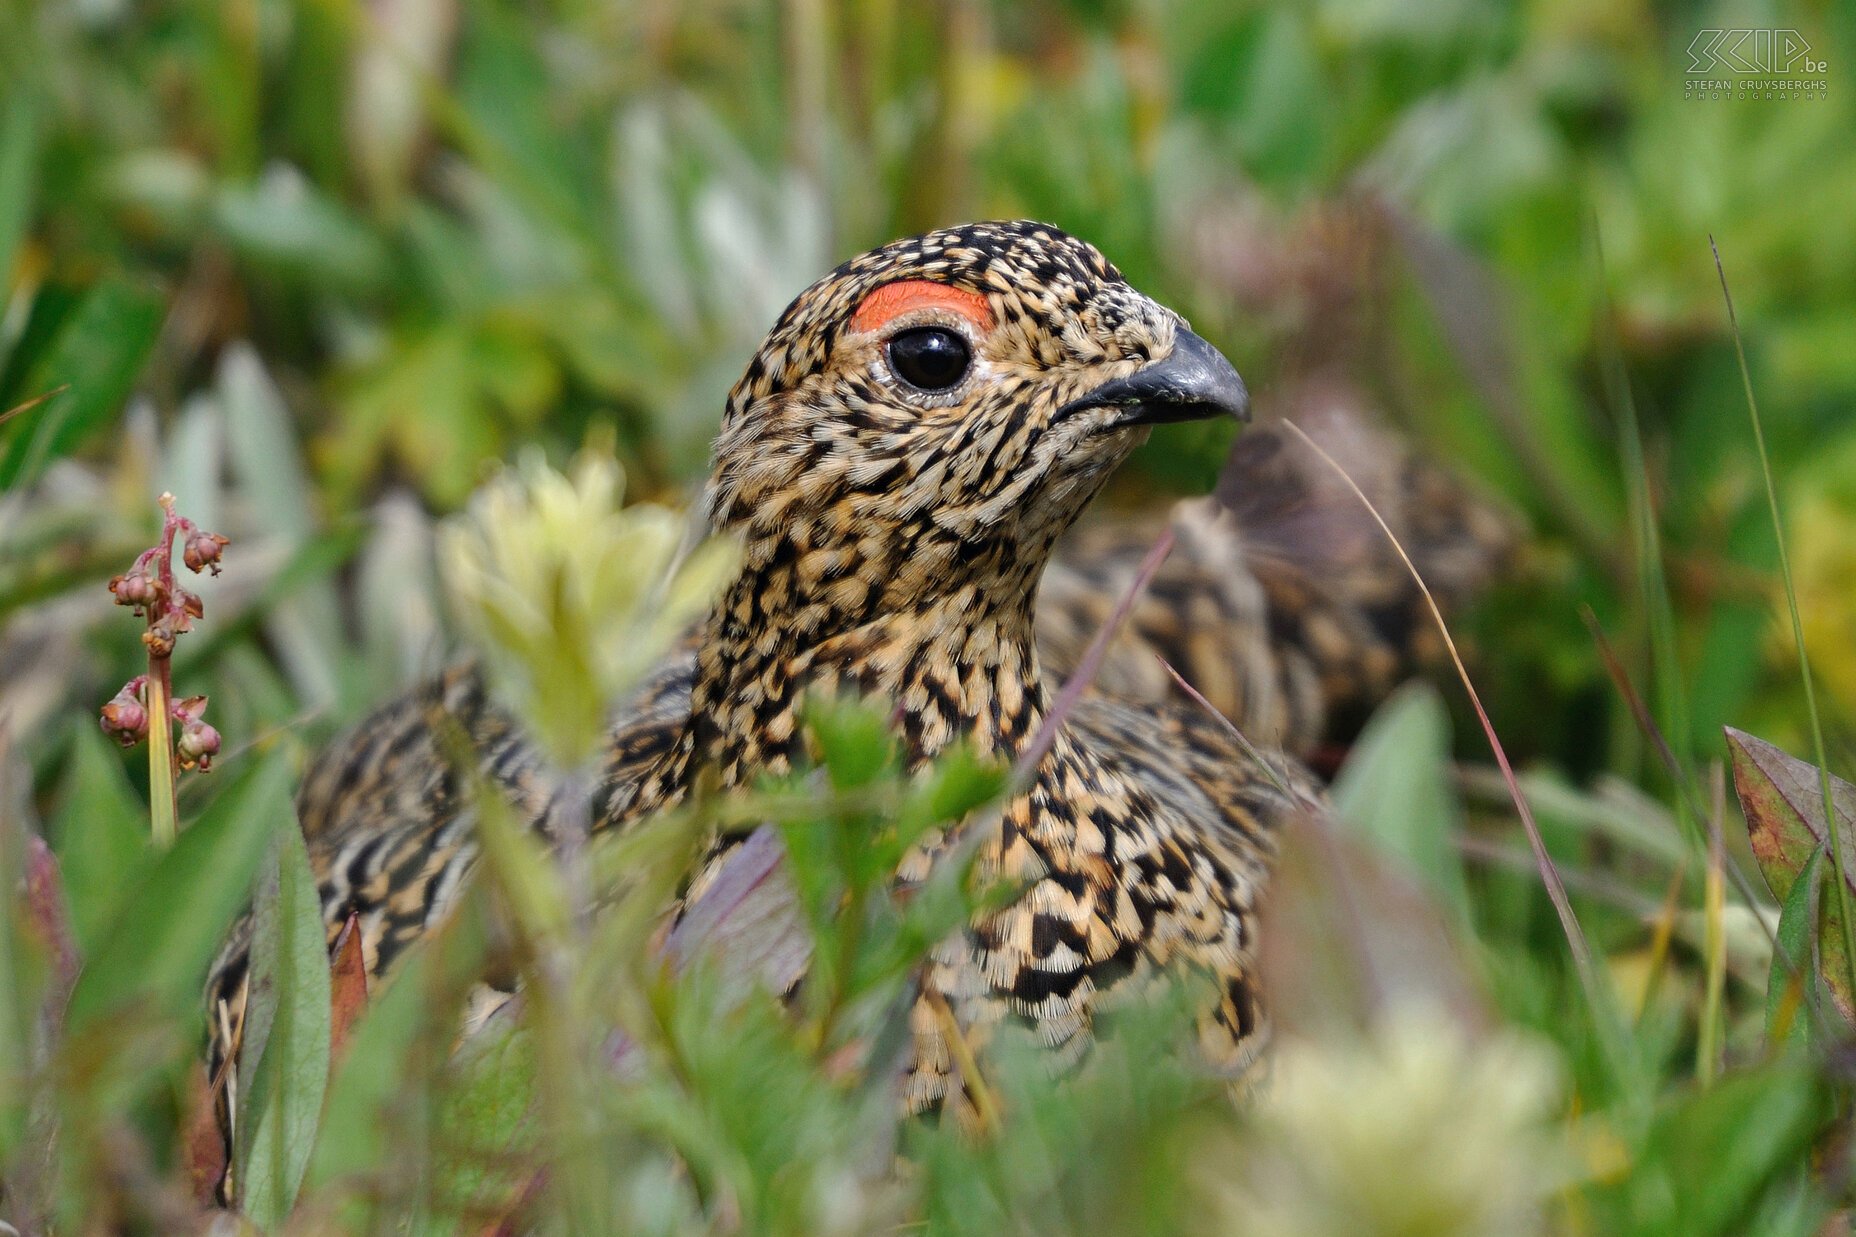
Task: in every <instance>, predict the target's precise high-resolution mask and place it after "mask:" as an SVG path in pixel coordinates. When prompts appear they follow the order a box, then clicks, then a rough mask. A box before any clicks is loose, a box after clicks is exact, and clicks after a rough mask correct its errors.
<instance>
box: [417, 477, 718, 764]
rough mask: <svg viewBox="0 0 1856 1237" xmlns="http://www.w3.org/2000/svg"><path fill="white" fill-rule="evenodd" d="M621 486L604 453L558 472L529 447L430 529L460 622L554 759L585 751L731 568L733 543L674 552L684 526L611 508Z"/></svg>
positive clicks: (667, 516)
mask: <svg viewBox="0 0 1856 1237" xmlns="http://www.w3.org/2000/svg"><path fill="white" fill-rule="evenodd" d="M624 488H625V475H624V472H623V471H622V470H621V469H620V467H619V464H618V461H617V460H616V459H614V458H613V457H612V456H611V455H609V454H603V453H595V452H592V451H587V452H583V453H582V454H581V455H580V456H579V457H577V458H576V459H575V460H574V462H573V464H572V466H571V471H570V472H569V473H567V474H565V475H563V474H562V473H559V472H557V471H555V470H554V469H553V468H551V467H550V466H549V465H548V463H547V461H546V460H545V459H544V458H543V457H542V456H541V454H540V453H539V452H534V451H532V452H528V453H526V454H524V455H523V456H522V458H521V459H520V461H519V462H518V464H517V466H516V467H514V468H510V469H505V470H504V471H503V473H502V474H501V475H500V476H498V477H496V478H495V479H494V480H492V481H491V482H490V483H489V484H487V485H485V486H484V487H483V488H482V489H481V490H479V491H478V493H477V494H476V496H475V497H474V498H473V499H472V500H471V504H470V509H469V510H468V511H467V512H465V513H464V514H463V515H461V516H458V517H456V518H454V519H452V520H450V521H448V522H447V524H446V526H445V527H444V529H443V530H442V532H441V534H440V538H441V539H440V543H439V555H440V564H441V567H442V570H443V574H444V579H445V586H446V591H447V593H448V594H449V596H450V598H451V602H452V606H453V609H454V610H455V611H456V613H457V616H458V618H459V621H460V622H461V624H462V625H463V627H464V629H465V631H466V632H467V633H468V634H469V635H470V636H471V638H472V639H473V640H475V641H476V642H477V644H478V645H479V646H480V647H481V649H482V651H483V652H484V653H485V654H486V655H487V656H488V658H489V659H490V662H491V664H492V665H493V666H494V667H495V668H496V669H497V670H498V671H499V672H500V673H501V675H502V677H503V678H504V679H505V680H506V682H507V686H508V687H509V688H510V689H511V690H512V691H513V692H514V693H515V694H516V696H517V697H518V700H519V702H520V703H521V705H522V707H523V712H524V713H525V714H526V715H527V717H528V720H529V721H530V723H531V724H532V725H533V726H534V728H535V731H536V733H537V734H538V735H539V736H540V737H541V739H542V741H543V743H545V744H546V745H547V747H548V749H549V750H550V751H551V752H552V753H553V754H554V755H555V757H556V758H557V759H560V760H562V761H563V762H565V763H570V764H571V763H576V762H578V761H579V760H582V759H584V758H585V757H586V756H587V755H588V754H589V753H590V752H591V750H592V748H593V746H594V745H595V744H596V742H597V741H598V737H599V735H600V733H601V730H602V728H603V719H604V715H605V711H606V709H607V708H609V707H610V706H611V705H612V704H613V702H614V701H615V700H616V699H617V698H618V697H619V696H620V695H622V694H623V692H624V691H625V690H626V689H627V688H629V687H631V686H633V685H634V684H635V683H637V682H638V680H639V679H640V678H641V677H642V676H643V675H644V674H645V673H646V672H647V671H648V670H649V669H650V668H651V667H652V665H654V664H655V663H656V662H657V661H658V660H659V659H660V658H662V657H663V655H664V654H665V652H666V651H667V650H668V649H669V648H670V646H671V644H672V643H673V642H674V641H675V640H676V638H677V637H678V635H679V634H680V633H681V632H682V631H683V630H684V629H685V628H686V627H687V626H688V624H689V623H690V622H691V621H692V620H694V619H695V618H696V617H697V616H698V615H700V614H701V613H702V612H703V611H704V610H705V609H706V608H707V607H708V605H709V603H710V602H711V600H712V599H713V598H714V596H715V594H716V592H717V591H718V590H719V589H720V588H721V587H722V585H723V584H724V583H725V582H726V581H727V579H728V577H729V576H730V575H731V574H732V572H733V570H734V565H735V553H734V547H733V546H732V545H730V544H728V543H726V542H721V541H714V540H711V541H707V542H704V543H703V544H701V545H699V546H697V547H696V548H695V549H694V550H692V551H691V552H690V553H689V554H687V555H684V554H681V553H680V550H681V547H682V544H683V541H684V528H685V521H684V519H683V517H681V516H679V515H678V514H676V513H675V512H673V511H671V510H670V509H669V508H667V507H661V506H656V505H653V504H648V503H640V504H638V505H636V506H632V507H621V506H620V501H621V499H622V497H623V494H624Z"/></svg>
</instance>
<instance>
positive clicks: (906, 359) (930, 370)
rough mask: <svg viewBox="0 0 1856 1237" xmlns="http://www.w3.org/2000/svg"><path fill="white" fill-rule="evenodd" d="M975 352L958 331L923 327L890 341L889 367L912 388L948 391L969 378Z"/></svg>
mask: <svg viewBox="0 0 1856 1237" xmlns="http://www.w3.org/2000/svg"><path fill="white" fill-rule="evenodd" d="M972 363H973V350H972V349H971V348H969V347H967V341H966V340H965V339H964V338H963V337H962V336H961V335H960V333H959V332H957V331H950V330H947V329H946V328H944V327H938V326H921V327H916V328H915V329H914V330H912V331H903V332H901V333H900V334H898V335H897V336H896V337H895V338H894V339H892V340H890V341H889V367H890V368H891V369H893V370H895V371H896V376H897V377H898V378H900V379H902V380H903V381H904V382H906V383H908V384H909V385H910V386H912V387H920V388H921V389H922V390H924V391H945V390H947V389H948V388H949V387H951V386H954V385H956V384H958V383H959V381H960V380H961V379H962V378H964V377H966V374H967V366H969V365H971V364H972Z"/></svg>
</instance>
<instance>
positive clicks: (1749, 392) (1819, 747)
mask: <svg viewBox="0 0 1856 1237" xmlns="http://www.w3.org/2000/svg"><path fill="white" fill-rule="evenodd" d="M1708 249H1709V250H1710V251H1711V252H1712V253H1713V254H1714V272H1715V274H1716V275H1718V276H1720V280H1721V299H1722V300H1723V301H1725V302H1726V304H1727V325H1728V328H1729V330H1731V331H1732V333H1733V337H1734V357H1735V359H1737V360H1738V361H1739V363H1740V385H1741V386H1742V387H1743V388H1744V389H1745V391H1746V408H1747V415H1748V416H1749V417H1750V418H1751V419H1752V422H1753V441H1754V443H1755V444H1756V445H1757V446H1758V447H1759V473H1760V476H1761V477H1762V478H1764V479H1765V482H1766V506H1767V509H1768V510H1769V511H1770V513H1771V515H1772V538H1773V543H1774V544H1775V545H1777V546H1778V550H1779V578H1780V579H1781V580H1782V581H1783V582H1784V584H1785V608H1786V610H1787V611H1788V612H1789V614H1790V615H1791V621H1792V643H1793V644H1795V645H1796V646H1797V648H1798V677H1799V679H1800V680H1801V681H1802V682H1803V683H1804V708H1805V713H1806V714H1807V715H1808V716H1809V717H1810V719H1811V755H1812V758H1813V759H1814V760H1815V761H1816V763H1817V784H1818V793H1819V794H1821V795H1822V796H1823V800H1824V829H1825V831H1826V832H1827V833H1829V834H1830V863H1831V866H1832V867H1833V868H1835V869H1836V882H1835V884H1836V887H1837V914H1838V915H1839V916H1840V917H1841V918H1842V920H1843V954H1844V957H1845V958H1847V959H1848V960H1849V967H1850V986H1851V988H1852V989H1856V921H1852V920H1851V919H1850V887H1849V865H1848V863H1847V862H1846V861H1845V859H1844V855H1843V831H1842V830H1841V829H1839V828H1837V809H1836V804H1835V800H1834V797H1833V795H1832V794H1831V790H1830V758H1829V757H1828V756H1827V755H1826V754H1825V750H1824V721H1823V718H1822V717H1821V716H1820V715H1819V713H1818V709H1817V688H1816V686H1815V685H1814V683H1813V681H1812V678H1811V655H1810V654H1809V653H1808V652H1807V651H1806V650H1805V647H1804V622H1803V621H1802V620H1801V619H1800V618H1799V617H1798V590H1797V588H1796V586H1794V584H1793V583H1792V561H1791V556H1790V555H1789V554H1788V553H1786V550H1785V517H1784V514H1783V513H1782V512H1781V511H1780V510H1779V487H1778V485H1777V484H1776V483H1775V482H1774V481H1773V479H1772V457H1771V455H1770V454H1768V452H1767V451H1766V428H1765V425H1764V424H1763V423H1762V422H1761V421H1760V418H1759V400H1758V399H1757V398H1756V397H1755V396H1754V394H1753V374H1752V371H1751V370H1750V369H1748V368H1747V363H1746V343H1745V341H1743V340H1742V339H1741V337H1740V319H1739V317H1738V315H1736V314H1735V313H1734V294H1733V292H1732V291H1731V290H1730V289H1729V288H1728V286H1727V268H1726V267H1725V266H1723V265H1722V264H1721V248H1720V246H1719V245H1717V244H1715V243H1714V236H1713V235H1712V234H1710V235H1709V236H1708Z"/></svg>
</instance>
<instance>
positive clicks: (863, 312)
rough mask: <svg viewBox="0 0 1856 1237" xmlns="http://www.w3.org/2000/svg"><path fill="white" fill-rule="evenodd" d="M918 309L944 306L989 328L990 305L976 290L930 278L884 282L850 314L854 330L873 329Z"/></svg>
mask: <svg viewBox="0 0 1856 1237" xmlns="http://www.w3.org/2000/svg"><path fill="white" fill-rule="evenodd" d="M917 309H945V310H947V311H949V312H950V313H957V314H959V315H960V316H961V317H963V318H965V319H967V320H968V321H969V322H971V323H973V325H974V326H977V327H978V328H979V329H980V330H982V331H990V330H992V306H990V305H988V304H987V303H986V298H985V297H983V296H981V295H980V294H979V293H977V292H968V291H966V290H965V289H963V288H950V287H949V286H948V285H946V284H944V283H936V282H935V281H934V280H932V279H903V280H898V281H897V282H895V283H886V284H884V285H883V286H882V287H880V288H878V289H877V290H876V291H874V292H872V293H871V294H870V295H868V296H866V297H864V299H863V304H861V305H859V306H858V307H857V312H856V313H855V314H853V315H852V316H851V329H852V330H853V331H875V330H879V329H881V328H882V327H883V325H884V324H885V323H888V322H890V321H893V320H894V319H896V318H898V317H900V316H901V315H903V314H906V313H909V312H911V311H913V310H917Z"/></svg>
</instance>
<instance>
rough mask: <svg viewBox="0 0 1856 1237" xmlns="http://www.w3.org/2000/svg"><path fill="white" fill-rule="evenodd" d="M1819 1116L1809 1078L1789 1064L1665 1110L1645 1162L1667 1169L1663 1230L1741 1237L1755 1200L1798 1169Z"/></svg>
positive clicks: (1688, 1236) (1750, 1073)
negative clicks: (1670, 1212)
mask: <svg viewBox="0 0 1856 1237" xmlns="http://www.w3.org/2000/svg"><path fill="white" fill-rule="evenodd" d="M1822 1110H1823V1102H1822V1097H1821V1096H1820V1094H1819V1092H1818V1087H1817V1082H1816V1080H1815V1079H1814V1078H1813V1077H1812V1075H1811V1074H1810V1073H1809V1072H1808V1071H1806V1070H1804V1069H1800V1068H1797V1067H1793V1066H1775V1067H1768V1068H1765V1069H1757V1070H1743V1071H1740V1072H1737V1073H1734V1074H1729V1075H1728V1076H1727V1077H1725V1078H1724V1079H1722V1080H1721V1081H1720V1082H1719V1083H1717V1084H1716V1085H1715V1086H1713V1087H1712V1088H1710V1089H1708V1090H1706V1091H1702V1092H1698V1093H1695V1094H1693V1095H1691V1096H1689V1097H1686V1098H1685V1099H1684V1100H1683V1101H1682V1102H1680V1103H1678V1104H1675V1105H1672V1106H1670V1107H1669V1108H1668V1109H1666V1110H1664V1112H1663V1113H1661V1114H1660V1115H1659V1118H1658V1120H1657V1122H1656V1128H1655V1129H1654V1130H1653V1131H1652V1133H1651V1138H1650V1145H1649V1147H1648V1149H1647V1150H1646V1153H1645V1158H1646V1160H1649V1161H1650V1162H1652V1163H1655V1162H1657V1161H1661V1162H1662V1163H1664V1164H1666V1165H1667V1168H1668V1184H1669V1185H1671V1186H1673V1187H1674V1188H1673V1189H1672V1190H1671V1194H1672V1195H1673V1199H1674V1208H1675V1214H1674V1216H1673V1217H1672V1219H1673V1221H1674V1223H1673V1224H1671V1225H1670V1226H1669V1227H1668V1229H1667V1231H1669V1232H1674V1233H1681V1234H1684V1237H1703V1235H1705V1234H1712V1233H1742V1232H1745V1231H1746V1229H1745V1228H1744V1226H1743V1223H1742V1221H1743V1220H1744V1217H1745V1216H1746V1214H1747V1213H1748V1212H1750V1211H1752V1210H1753V1209H1754V1208H1755V1207H1756V1206H1757V1205H1758V1203H1759V1201H1760V1198H1761V1196H1762V1195H1763V1194H1765V1193H1766V1192H1767V1191H1768V1190H1770V1189H1772V1188H1774V1187H1775V1186H1779V1187H1782V1186H1784V1185H1785V1184H1787V1183H1788V1182H1789V1181H1790V1180H1791V1179H1792V1178H1793V1176H1794V1175H1795V1174H1796V1173H1797V1172H1801V1171H1802V1169H1803V1163H1802V1160H1803V1157H1804V1155H1805V1153H1806V1151H1807V1150H1808V1149H1809V1147H1810V1143H1811V1137H1812V1135H1813V1133H1814V1132H1815V1131H1816V1129H1817V1125H1818V1122H1819V1120H1821V1118H1822V1115H1823V1113H1822ZM1641 1176H1642V1178H1644V1179H1646V1180H1647V1179H1648V1177H1649V1174H1641ZM1704 1183H1705V1187H1704Z"/></svg>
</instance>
